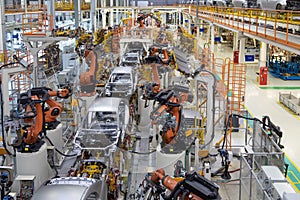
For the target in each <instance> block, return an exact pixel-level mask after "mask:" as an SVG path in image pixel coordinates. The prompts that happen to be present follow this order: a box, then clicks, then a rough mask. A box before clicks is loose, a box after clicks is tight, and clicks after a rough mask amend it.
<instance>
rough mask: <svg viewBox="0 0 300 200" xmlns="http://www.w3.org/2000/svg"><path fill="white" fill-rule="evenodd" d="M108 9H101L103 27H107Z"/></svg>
mask: <svg viewBox="0 0 300 200" xmlns="http://www.w3.org/2000/svg"><path fill="white" fill-rule="evenodd" d="M106 12H107V11H106V10H101V14H102V28H104V29H105V28H106Z"/></svg>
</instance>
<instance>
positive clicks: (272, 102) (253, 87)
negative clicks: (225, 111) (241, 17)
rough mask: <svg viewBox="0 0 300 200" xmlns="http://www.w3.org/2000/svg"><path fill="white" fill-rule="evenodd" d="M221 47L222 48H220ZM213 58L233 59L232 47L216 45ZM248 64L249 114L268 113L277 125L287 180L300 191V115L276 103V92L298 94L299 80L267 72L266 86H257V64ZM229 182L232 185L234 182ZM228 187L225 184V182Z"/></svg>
mask: <svg viewBox="0 0 300 200" xmlns="http://www.w3.org/2000/svg"><path fill="white" fill-rule="evenodd" d="M220 47H221V48H220ZM214 55H215V58H226V57H229V58H231V59H232V58H233V51H232V48H230V47H228V46H227V45H226V44H222V45H218V46H217V45H215V52H214ZM246 64H247V75H246V76H247V82H246V97H245V105H246V109H247V110H248V112H249V113H250V114H251V115H252V117H256V118H258V119H262V117H263V116H269V118H270V119H271V121H272V122H273V123H274V124H275V125H277V126H279V127H280V130H281V131H282V132H283V138H282V140H281V144H282V145H284V149H283V151H284V153H285V162H286V163H288V164H289V168H288V177H287V178H288V180H289V181H290V182H291V184H292V185H293V187H294V189H295V190H296V191H297V192H299V191H300V170H299V167H300V156H299V155H298V153H297V152H299V151H300V146H299V142H298V141H299V140H298V139H297V138H298V134H299V132H298V131H299V129H300V116H299V115H296V114H295V113H293V112H292V111H291V110H289V109H288V108H287V107H285V106H284V105H283V104H281V103H280V102H279V94H280V93H284V94H289V93H292V94H293V95H294V96H296V97H297V98H299V97H300V81H297V80H294V81H285V80H282V79H280V78H275V77H273V76H272V75H271V74H270V73H268V79H267V85H259V82H258V79H257V76H258V75H257V72H258V71H259V67H258V63H257V62H254V63H246ZM232 184H235V183H234V182H233V183H232ZM226 187H228V184H226Z"/></svg>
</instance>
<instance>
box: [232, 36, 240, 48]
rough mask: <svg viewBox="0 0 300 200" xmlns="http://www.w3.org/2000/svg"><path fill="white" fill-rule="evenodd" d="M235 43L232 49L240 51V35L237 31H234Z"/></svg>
mask: <svg viewBox="0 0 300 200" xmlns="http://www.w3.org/2000/svg"><path fill="white" fill-rule="evenodd" d="M232 42H233V44H232V50H233V51H238V49H239V37H238V33H237V32H233V41H232Z"/></svg>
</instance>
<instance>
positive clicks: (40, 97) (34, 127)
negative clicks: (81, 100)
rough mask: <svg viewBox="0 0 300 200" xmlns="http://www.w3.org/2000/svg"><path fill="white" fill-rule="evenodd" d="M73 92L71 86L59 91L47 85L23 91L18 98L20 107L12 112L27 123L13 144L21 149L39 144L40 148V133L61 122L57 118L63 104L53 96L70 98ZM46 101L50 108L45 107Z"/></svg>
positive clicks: (15, 116)
mask: <svg viewBox="0 0 300 200" xmlns="http://www.w3.org/2000/svg"><path fill="white" fill-rule="evenodd" d="M71 92H72V90H71V88H69V87H65V88H63V89H59V90H57V91H53V90H51V89H50V88H46V87H37V88H32V89H30V90H28V91H27V92H26V93H22V94H21V95H20V98H19V99H18V108H17V110H15V111H13V112H12V117H13V118H16V119H19V120H24V123H25V124H26V125H25V126H23V127H22V130H23V131H21V132H20V133H18V134H20V135H21V137H20V136H18V141H16V142H15V144H14V145H13V146H15V147H21V149H29V147H26V148H23V147H25V146H37V148H38V146H39V145H36V143H39V144H41V142H39V141H40V140H39V135H40V133H42V131H43V129H44V128H45V129H49V127H52V129H54V128H56V126H55V125H51V124H56V125H57V124H59V122H58V123H57V120H56V118H57V117H58V116H59V114H60V113H61V112H62V106H61V104H60V103H59V102H56V101H55V100H54V99H52V98H51V97H53V96H57V97H60V98H68V97H69V96H70V95H71ZM46 103H47V105H48V106H49V108H47V109H44V105H45V104H46ZM50 125H51V126H50ZM21 138H22V139H21ZM20 139H21V141H20ZM35 150H36V148H30V151H35Z"/></svg>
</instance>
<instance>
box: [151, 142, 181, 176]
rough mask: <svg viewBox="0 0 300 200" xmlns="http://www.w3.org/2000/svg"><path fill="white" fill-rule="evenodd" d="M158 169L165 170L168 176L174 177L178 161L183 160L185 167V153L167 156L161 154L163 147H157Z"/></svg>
mask: <svg viewBox="0 0 300 200" xmlns="http://www.w3.org/2000/svg"><path fill="white" fill-rule="evenodd" d="M156 158H157V159H156V167H157V168H163V169H164V170H165V172H166V174H169V175H173V174H174V170H175V168H174V165H175V164H176V162H177V161H178V160H181V161H182V163H183V166H185V151H182V152H180V153H177V154H167V153H163V152H161V146H160V145H158V146H157V151H156Z"/></svg>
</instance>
